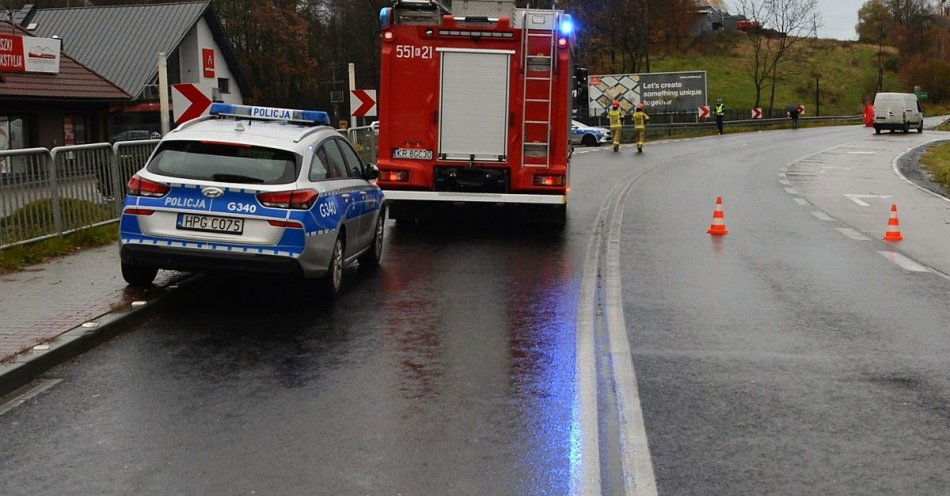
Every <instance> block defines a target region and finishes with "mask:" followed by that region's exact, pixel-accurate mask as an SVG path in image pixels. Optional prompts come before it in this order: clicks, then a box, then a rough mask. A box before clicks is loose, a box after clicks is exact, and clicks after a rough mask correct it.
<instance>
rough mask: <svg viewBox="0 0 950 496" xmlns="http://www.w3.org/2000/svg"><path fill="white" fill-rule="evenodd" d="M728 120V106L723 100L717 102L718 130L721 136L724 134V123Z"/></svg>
mask: <svg viewBox="0 0 950 496" xmlns="http://www.w3.org/2000/svg"><path fill="white" fill-rule="evenodd" d="M725 118H726V104H724V103H722V98H720V99H718V100H716V129H718V130H719V134H723V129H722V121H723V120H724V119H725Z"/></svg>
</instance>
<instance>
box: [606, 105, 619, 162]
mask: <svg viewBox="0 0 950 496" xmlns="http://www.w3.org/2000/svg"><path fill="white" fill-rule="evenodd" d="M607 116H608V117H610V130H611V131H613V134H614V151H617V150H619V149H620V140H621V138H623V110H621V109H620V100H614V103H613V105H612V106H611V109H610V112H608V113H607Z"/></svg>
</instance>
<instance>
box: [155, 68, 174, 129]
mask: <svg viewBox="0 0 950 496" xmlns="http://www.w3.org/2000/svg"><path fill="white" fill-rule="evenodd" d="M158 108H159V110H160V111H161V116H160V122H161V123H162V136H165V135H166V134H168V131H169V129H171V124H170V123H169V119H168V110H169V106H168V62H167V61H166V60H165V52H159V54H158Z"/></svg>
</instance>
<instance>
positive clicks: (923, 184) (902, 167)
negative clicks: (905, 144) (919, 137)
mask: <svg viewBox="0 0 950 496" xmlns="http://www.w3.org/2000/svg"><path fill="white" fill-rule="evenodd" d="M943 143H950V139H945V138H937V139H933V140H931V141H928V142H926V143H923V144H920V145H917V146H913V147H911V148H908V149H907V150H905V151H904V152H903V153H901V154H900V155H898V156H897V157H894V160H893V161H892V162H891V170H892V171H893V172H894V174H896V175H897V177H899V178H901V179H903V180H904V181H905V182H907V183H908V184H910V185H911V186H913V187H915V188H917V189H919V190H920V191H923V192H924V193H927V194H929V195H931V196H935V197H937V198H940V199H941V200H944V201H947V202H950V197H948V196H947V194H946V192H945V191H944V189H943V188H942V187H940V185H938V184H935V183H933V182H932V181H930V179H928V178H925V177H917V175H918V174H923V173H922V172H921V169H920V156H921V155H923V154H924V153H925V152H926V151H927V150H929V149H930V148H931V147H933V146H936V145H940V144H943ZM911 165H913V169H910V166H911ZM908 169H910V170H908ZM905 172H908V173H909V172H914V173H913V174H908V173H905ZM909 175H910V176H914V177H908V176H909Z"/></svg>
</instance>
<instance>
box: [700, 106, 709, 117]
mask: <svg viewBox="0 0 950 496" xmlns="http://www.w3.org/2000/svg"><path fill="white" fill-rule="evenodd" d="M707 117H709V106H707V105H702V106H700V107H699V118H700V119H705V118H707Z"/></svg>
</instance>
